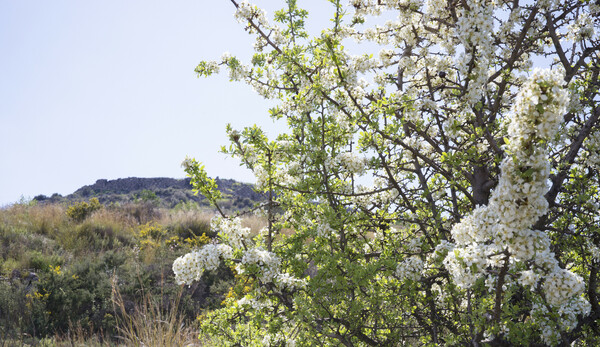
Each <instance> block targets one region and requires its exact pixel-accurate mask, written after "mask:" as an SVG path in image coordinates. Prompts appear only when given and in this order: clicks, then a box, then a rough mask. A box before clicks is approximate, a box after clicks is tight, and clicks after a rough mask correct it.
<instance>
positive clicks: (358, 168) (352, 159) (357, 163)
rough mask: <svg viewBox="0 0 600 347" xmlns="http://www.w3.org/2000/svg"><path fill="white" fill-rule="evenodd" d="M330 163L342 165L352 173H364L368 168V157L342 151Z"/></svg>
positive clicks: (335, 165)
mask: <svg viewBox="0 0 600 347" xmlns="http://www.w3.org/2000/svg"><path fill="white" fill-rule="evenodd" d="M329 165H330V166H331V167H337V166H341V167H343V168H345V169H346V170H348V172H350V173H353V174H358V175H362V174H364V173H365V170H366V165H367V159H366V158H364V157H360V156H358V155H356V154H355V153H353V152H342V153H340V154H338V155H337V156H336V157H335V158H333V160H331V161H330V163H329Z"/></svg>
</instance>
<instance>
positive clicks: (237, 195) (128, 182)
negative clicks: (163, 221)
mask: <svg viewBox="0 0 600 347" xmlns="http://www.w3.org/2000/svg"><path fill="white" fill-rule="evenodd" d="M215 181H216V183H217V185H218V186H219V190H220V191H221V192H222V193H223V198H224V201H223V202H222V204H223V205H224V207H225V208H234V209H240V208H244V207H249V206H252V205H253V204H254V203H255V202H258V201H261V200H262V199H263V198H262V195H261V194H258V193H256V192H255V191H254V189H253V185H252V184H249V183H241V182H237V181H235V180H232V179H221V178H218V177H217V178H216V179H215ZM94 197H95V198H98V200H99V201H100V203H102V204H104V205H107V204H124V203H129V202H136V201H148V200H151V201H154V202H156V203H157V204H159V205H160V206H163V207H168V208H171V207H174V206H175V205H177V204H179V203H189V202H195V203H198V204H199V205H201V206H208V202H207V201H206V199H205V198H204V197H203V196H200V195H194V193H193V191H192V186H191V185H190V179H189V178H184V179H175V178H166V177H158V178H139V177H129V178H119V179H116V180H106V179H99V180H97V181H96V183H94V184H91V185H86V186H83V187H81V188H79V189H77V190H76V191H75V192H73V193H72V194H69V195H66V196H61V195H59V194H54V195H52V196H50V197H47V196H44V195H38V196H36V197H35V198H34V200H37V201H38V202H52V203H60V202H67V203H73V202H78V201H87V200H89V199H90V198H94Z"/></svg>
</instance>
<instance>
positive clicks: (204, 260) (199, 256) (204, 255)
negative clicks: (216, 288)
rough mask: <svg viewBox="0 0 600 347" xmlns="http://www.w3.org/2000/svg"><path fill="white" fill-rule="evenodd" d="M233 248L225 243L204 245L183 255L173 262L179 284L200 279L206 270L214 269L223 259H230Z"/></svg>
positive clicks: (190, 282)
mask: <svg viewBox="0 0 600 347" xmlns="http://www.w3.org/2000/svg"><path fill="white" fill-rule="evenodd" d="M231 256H232V249H231V247H230V246H228V245H225V244H218V245H215V244H208V245H204V246H203V247H202V248H200V249H199V250H197V251H193V252H190V253H188V254H186V255H184V256H181V257H179V258H177V259H175V261H174V262H173V272H174V273H175V281H176V282H177V284H188V285H189V284H192V282H193V281H197V280H199V279H200V277H201V276H202V274H203V273H204V270H208V271H213V270H216V269H217V267H218V266H219V264H220V262H221V260H222V259H230V258H231Z"/></svg>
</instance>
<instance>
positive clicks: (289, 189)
mask: <svg viewBox="0 0 600 347" xmlns="http://www.w3.org/2000/svg"><path fill="white" fill-rule="evenodd" d="M231 1H232V3H233V5H234V6H235V9H236V12H235V16H236V18H237V19H238V21H239V22H240V23H241V24H242V25H243V26H244V27H245V29H246V31H248V32H249V33H250V34H251V35H252V36H253V37H254V38H255V39H256V44H255V50H256V53H255V54H254V56H253V58H252V61H251V62H249V63H248V64H245V63H243V62H241V61H240V60H239V59H237V58H235V57H232V56H230V55H227V54H226V55H224V56H223V57H222V58H221V60H220V61H204V62H201V63H200V64H199V65H198V67H197V68H196V72H197V73H198V74H199V75H201V76H208V75H211V74H213V73H216V72H218V71H219V69H220V68H222V67H225V68H226V69H227V70H228V71H229V76H230V78H231V80H234V81H243V82H245V83H247V84H250V85H251V86H253V87H254V89H255V90H256V92H257V93H259V94H260V95H262V96H263V97H265V98H268V99H275V100H278V101H279V103H278V105H277V106H276V107H274V108H272V109H271V110H270V111H269V112H270V115H271V117H273V118H275V119H278V120H282V121H286V122H287V124H288V128H289V132H288V133H286V134H283V135H280V136H278V137H277V138H276V139H268V138H267V136H266V134H264V133H263V132H262V131H261V129H260V128H258V127H250V128H246V129H243V130H241V131H237V130H234V129H233V128H231V127H228V130H227V131H228V134H229V137H230V139H231V145H230V146H229V147H227V148H224V151H225V152H226V153H229V154H231V155H232V156H234V157H237V158H239V159H240V160H241V161H242V163H243V164H244V165H245V166H246V167H248V168H249V169H250V170H252V171H253V172H254V174H255V175H256V180H257V183H256V189H258V190H260V191H261V192H263V193H264V194H265V196H266V197H267V200H266V201H267V202H266V203H264V204H263V205H261V206H259V207H258V208H257V209H256V210H255V211H254V212H256V213H261V214H263V215H264V216H265V217H266V219H267V221H268V226H267V227H266V228H265V229H263V230H262V231H261V232H260V233H259V234H258V235H250V233H249V230H248V229H246V228H243V227H242V226H241V223H240V219H239V215H237V216H228V215H226V214H225V213H224V212H223V211H222V210H220V209H219V212H220V215H219V216H217V217H215V219H214V220H213V225H212V227H213V228H214V229H215V230H216V231H218V232H219V234H218V235H219V237H218V238H217V239H216V240H217V241H216V242H215V243H214V244H209V245H206V246H204V247H203V248H201V249H199V250H197V251H195V252H192V253H190V254H188V255H186V256H184V257H181V258H179V259H177V260H176V261H175V263H174V264H173V270H174V272H175V274H176V276H177V279H178V281H179V282H180V283H190V282H191V281H193V280H197V279H198V278H200V276H201V275H202V273H203V271H210V270H213V269H215V268H216V267H217V266H219V264H222V263H225V264H227V265H229V266H230V267H232V268H235V271H236V278H237V281H238V283H237V284H236V286H234V287H233V288H232V291H231V293H230V295H229V297H228V298H227V299H226V301H225V305H224V308H222V309H220V310H217V311H214V312H212V313H210V314H208V315H207V316H206V317H204V329H206V331H207V332H208V333H211V334H212V335H213V336H215V338H218V339H221V340H222V343H224V344H232V345H236V344H239V345H244V346H246V345H273V346H284V345H285V346H287V345H294V344H296V345H329V344H332V345H346V346H354V345H371V346H385V345H400V344H409V345H413V344H422V345H428V344H444V345H474V346H478V345H481V344H485V343H486V342H487V343H491V344H493V345H536V344H537V345H544V344H547V345H568V344H570V343H572V342H573V341H580V342H583V343H588V344H595V343H600V340H599V339H598V336H600V327H599V326H598V318H600V306H599V304H598V297H599V294H598V291H599V289H600V288H599V284H598V276H599V274H598V272H599V270H600V249H599V248H598V247H600V215H599V212H598V206H599V204H600V193H599V191H598V190H599V186H600V173H599V169H600V121H599V120H598V117H599V116H600V107H599V106H598V101H599V96H598V95H599V94H598V93H599V87H600V82H599V73H600V20H599V15H600V4H599V3H598V1H594V0H560V1H559V0H540V1H518V0H494V1H487V0H443V1H436V0H350V1H349V2H347V3H343V2H342V1H340V0H330V1H329V3H330V8H331V10H332V13H333V18H332V21H331V27H330V28H326V29H324V30H323V31H322V32H321V34H320V35H319V36H317V37H313V38H310V37H309V36H308V34H307V32H306V31H305V27H304V24H305V19H306V18H307V15H308V14H307V12H306V11H304V10H302V9H300V8H299V7H298V6H297V4H296V1H295V0H286V1H285V8H284V9H283V10H281V11H279V12H276V13H275V16H274V20H273V21H269V20H268V19H267V16H266V14H265V12H264V11H263V10H261V9H260V8H258V7H257V6H255V5H251V4H249V3H248V2H246V1H243V2H239V1H238V0H231ZM356 42H358V43H356ZM534 65H538V67H544V68H545V69H539V68H537V67H536V68H534ZM183 165H184V167H185V170H186V172H187V173H188V174H189V175H190V177H191V178H192V182H193V185H194V187H195V189H196V190H197V191H199V192H200V193H201V194H204V195H205V196H207V197H208V199H209V200H211V201H212V202H214V203H215V204H216V206H217V208H218V200H219V198H220V196H219V193H218V191H217V190H216V186H215V184H214V181H212V180H211V179H209V178H208V177H207V175H206V172H205V171H204V168H203V167H202V166H201V165H200V164H199V163H198V162H197V161H195V160H194V159H186V161H185V162H184V164H183Z"/></svg>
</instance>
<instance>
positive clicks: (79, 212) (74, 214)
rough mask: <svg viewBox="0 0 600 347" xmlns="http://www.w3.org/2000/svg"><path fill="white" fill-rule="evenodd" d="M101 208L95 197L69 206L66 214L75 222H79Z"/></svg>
mask: <svg viewBox="0 0 600 347" xmlns="http://www.w3.org/2000/svg"><path fill="white" fill-rule="evenodd" d="M100 208H102V204H100V201H98V199H97V198H91V199H90V202H89V203H87V202H85V201H83V202H80V203H76V204H74V205H71V206H69V208H68V209H67V212H66V213H67V216H68V217H69V218H71V219H72V220H74V221H76V222H81V221H83V220H84V219H86V218H87V216H89V215H90V214H91V213H92V212H94V211H96V210H99V209H100Z"/></svg>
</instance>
